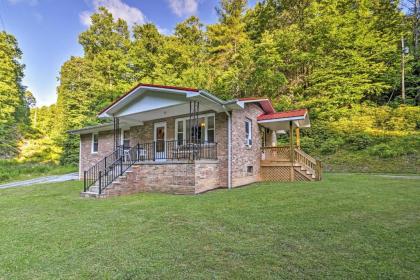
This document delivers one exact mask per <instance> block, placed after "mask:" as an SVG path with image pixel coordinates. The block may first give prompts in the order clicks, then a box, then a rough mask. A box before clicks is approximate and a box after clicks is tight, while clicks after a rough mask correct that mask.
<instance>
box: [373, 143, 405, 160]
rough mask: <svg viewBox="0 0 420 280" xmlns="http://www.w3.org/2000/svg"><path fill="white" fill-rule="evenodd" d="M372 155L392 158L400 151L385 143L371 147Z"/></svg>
mask: <svg viewBox="0 0 420 280" xmlns="http://www.w3.org/2000/svg"><path fill="white" fill-rule="evenodd" d="M368 153H369V155H371V156H378V157H381V158H391V157H396V156H398V155H399V152H398V151H397V150H395V149H393V148H392V147H391V146H389V145H388V144H385V143H381V144H377V145H375V146H373V147H371V148H370V149H369V151H368Z"/></svg>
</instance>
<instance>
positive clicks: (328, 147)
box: [319, 138, 344, 155]
mask: <svg viewBox="0 0 420 280" xmlns="http://www.w3.org/2000/svg"><path fill="white" fill-rule="evenodd" d="M343 144H344V141H343V139H341V138H330V139H327V140H325V141H324V142H323V143H322V144H321V146H320V147H319V151H320V153H321V154H323V155H331V154H334V153H336V152H337V151H338V150H339V149H340V147H341V146H342V145H343Z"/></svg>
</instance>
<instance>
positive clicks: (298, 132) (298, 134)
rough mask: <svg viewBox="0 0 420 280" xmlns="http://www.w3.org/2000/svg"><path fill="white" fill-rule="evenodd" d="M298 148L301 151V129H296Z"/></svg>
mask: <svg viewBox="0 0 420 280" xmlns="http://www.w3.org/2000/svg"><path fill="white" fill-rule="evenodd" d="M296 147H297V148H298V149H300V128H299V127H296Z"/></svg>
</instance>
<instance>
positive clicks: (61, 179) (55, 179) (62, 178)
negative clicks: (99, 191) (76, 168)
mask: <svg viewBox="0 0 420 280" xmlns="http://www.w3.org/2000/svg"><path fill="white" fill-rule="evenodd" d="M78 179H79V175H78V174H77V173H69V174H63V175H53V176H45V177H39V178H34V179H30V180H25V181H17V182H12V183H7V184H3V185H0V189H7V188H13V187H26V186H31V185H36V184H42V183H55V182H65V181H72V180H78Z"/></svg>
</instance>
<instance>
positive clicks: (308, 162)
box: [295, 149, 322, 181]
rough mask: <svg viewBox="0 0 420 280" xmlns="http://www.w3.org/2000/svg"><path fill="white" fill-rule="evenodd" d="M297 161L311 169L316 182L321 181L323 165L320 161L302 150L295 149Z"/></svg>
mask: <svg viewBox="0 0 420 280" xmlns="http://www.w3.org/2000/svg"><path fill="white" fill-rule="evenodd" d="M295 160H296V162H298V163H300V164H302V165H303V166H304V167H305V168H307V169H309V170H310V171H311V172H312V173H313V174H314V175H315V180H317V181H318V180H321V176H322V163H321V161H320V160H318V159H315V158H313V157H311V156H310V155H308V154H307V153H305V152H304V151H302V150H301V149H295Z"/></svg>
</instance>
